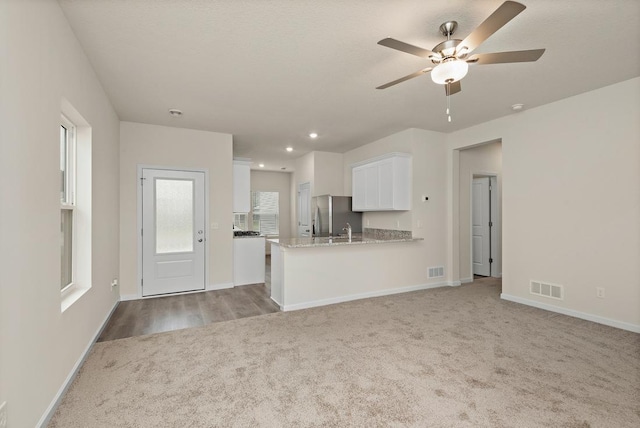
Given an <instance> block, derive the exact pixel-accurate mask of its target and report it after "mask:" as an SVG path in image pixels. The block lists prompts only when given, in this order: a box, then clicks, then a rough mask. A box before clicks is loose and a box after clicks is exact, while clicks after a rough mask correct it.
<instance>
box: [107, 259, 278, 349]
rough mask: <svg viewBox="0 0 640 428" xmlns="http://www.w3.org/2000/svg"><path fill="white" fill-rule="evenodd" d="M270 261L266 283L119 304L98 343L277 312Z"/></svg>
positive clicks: (268, 260)
mask: <svg viewBox="0 0 640 428" xmlns="http://www.w3.org/2000/svg"><path fill="white" fill-rule="evenodd" d="M269 262H270V259H269V257H267V270H266V283H265V284H252V285H243V286H240V287H234V288H229V289H226V290H216V291H205V292H202V293H190V294H180V295H175V296H165V297H156V298H152V299H141V300H130V301H126V302H120V304H119V305H118V307H117V308H116V310H115V311H114V313H113V315H112V316H111V319H110V320H109V322H108V323H107V326H106V327H105V329H104V331H103V332H102V334H101V335H100V337H99V338H98V342H105V341H108V340H115V339H122V338H125V337H133V336H142V335H145V334H152V333H161V332H164V331H171V330H179V329H182V328H189V327H199V326H202V325H206V324H211V323H214V322H220V321H229V320H234V319H238V318H247V317H253V316H256V315H263V314H270V313H273V312H278V311H279V310H280V309H279V307H278V305H276V304H275V302H273V300H271V298H270V296H271V287H270V285H271V284H270V282H271V281H270V277H271V269H270V263H269Z"/></svg>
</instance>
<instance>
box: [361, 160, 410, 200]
mask: <svg viewBox="0 0 640 428" xmlns="http://www.w3.org/2000/svg"><path fill="white" fill-rule="evenodd" d="M351 167H352V172H351V174H352V176H351V178H352V181H351V182H352V195H353V201H352V209H353V211H402V210H404V211H406V210H410V209H411V155H410V154H407V153H389V154H388V155H384V156H379V157H377V158H374V159H369V160H366V161H363V162H358V163H356V164H353V165H352V166H351Z"/></svg>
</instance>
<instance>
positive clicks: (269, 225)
mask: <svg viewBox="0 0 640 428" xmlns="http://www.w3.org/2000/svg"><path fill="white" fill-rule="evenodd" d="M278 203H279V194H278V192H252V193H251V213H252V220H253V225H252V226H253V227H252V229H253V230H257V231H259V232H260V233H262V234H263V235H269V236H277V235H279V233H280V227H279V224H280V218H279V207H278Z"/></svg>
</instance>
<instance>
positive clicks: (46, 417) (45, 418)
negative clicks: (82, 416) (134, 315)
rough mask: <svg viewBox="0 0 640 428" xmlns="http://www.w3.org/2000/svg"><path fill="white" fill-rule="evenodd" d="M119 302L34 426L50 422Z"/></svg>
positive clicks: (41, 427)
mask: <svg viewBox="0 0 640 428" xmlns="http://www.w3.org/2000/svg"><path fill="white" fill-rule="evenodd" d="M119 303H120V301H119V300H117V301H116V302H115V303H114V304H113V307H112V308H111V310H110V311H109V313H108V314H107V316H106V317H105V319H104V321H103V322H102V324H101V325H100V327H99V328H98V331H97V332H96V334H95V335H94V336H93V339H91V341H90V342H89V344H88V345H87V347H86V348H85V350H84V352H83V353H82V354H81V355H80V358H78V361H76V364H75V365H74V366H73V368H72V369H71V372H70V373H69V375H68V376H67V378H66V379H65V381H64V383H63V384H62V386H61V387H60V389H59V390H58V393H57V394H56V395H55V397H53V400H52V401H51V404H49V407H47V410H45V412H44V414H43V415H42V417H41V418H40V421H39V422H38V423H37V425H36V427H39V428H45V427H46V426H47V425H49V422H51V418H52V417H53V415H54V413H55V412H56V410H57V409H58V406H59V405H60V402H61V401H62V398H63V397H64V395H65V394H66V393H67V390H68V389H69V387H70V386H71V384H72V383H73V380H74V379H75V378H76V376H77V375H78V371H79V370H80V367H82V365H83V364H84V362H85V361H86V359H87V357H88V356H89V353H90V352H91V349H92V348H93V345H95V343H96V341H97V340H98V338H99V337H100V335H101V334H102V332H103V331H104V329H105V327H106V326H107V323H108V322H109V319H111V316H112V315H113V312H114V311H115V310H116V308H117V307H118V304H119Z"/></svg>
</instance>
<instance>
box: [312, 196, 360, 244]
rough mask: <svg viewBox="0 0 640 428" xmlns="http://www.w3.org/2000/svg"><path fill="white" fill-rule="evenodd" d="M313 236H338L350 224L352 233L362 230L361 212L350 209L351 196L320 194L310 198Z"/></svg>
mask: <svg viewBox="0 0 640 428" xmlns="http://www.w3.org/2000/svg"><path fill="white" fill-rule="evenodd" d="M311 213H312V216H313V227H312V230H313V236H338V235H340V234H346V232H345V231H343V230H342V229H343V228H344V227H346V226H347V223H349V224H350V225H351V232H352V233H361V232H362V213H359V212H358V213H356V212H353V211H351V196H331V195H322V196H316V197H314V198H311Z"/></svg>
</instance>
